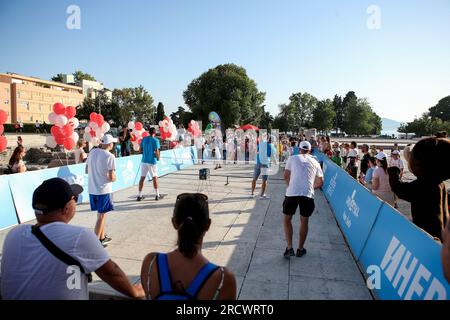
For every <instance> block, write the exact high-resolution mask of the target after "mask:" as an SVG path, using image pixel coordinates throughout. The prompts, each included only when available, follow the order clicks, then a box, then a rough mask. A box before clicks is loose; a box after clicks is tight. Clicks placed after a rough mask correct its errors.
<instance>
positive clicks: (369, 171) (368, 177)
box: [364, 167, 373, 183]
mask: <svg viewBox="0 0 450 320" xmlns="http://www.w3.org/2000/svg"><path fill="white" fill-rule="evenodd" d="M372 176H373V168H372V167H370V168H369V169H367V172H366V176H365V177H364V181H365V182H366V183H371V182H372Z"/></svg>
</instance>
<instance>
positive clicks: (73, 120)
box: [69, 118, 80, 129]
mask: <svg viewBox="0 0 450 320" xmlns="http://www.w3.org/2000/svg"><path fill="white" fill-rule="evenodd" d="M69 123H70V125H71V126H72V128H74V129H76V128H78V126H79V125H80V121H78V119H77V118H71V119H69Z"/></svg>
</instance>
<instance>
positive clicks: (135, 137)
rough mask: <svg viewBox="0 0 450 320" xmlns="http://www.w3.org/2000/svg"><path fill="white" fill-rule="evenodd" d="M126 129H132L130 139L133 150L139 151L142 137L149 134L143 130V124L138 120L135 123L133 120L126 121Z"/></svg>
mask: <svg viewBox="0 0 450 320" xmlns="http://www.w3.org/2000/svg"><path fill="white" fill-rule="evenodd" d="M128 129H130V130H132V132H131V138H130V141H131V144H132V145H133V150H134V151H139V149H140V146H141V142H142V139H144V138H145V137H148V136H149V135H150V134H149V133H148V132H147V131H145V129H144V125H143V124H142V123H141V122H139V121H138V122H136V123H134V122H133V121H130V122H128Z"/></svg>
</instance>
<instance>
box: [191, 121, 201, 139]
mask: <svg viewBox="0 0 450 320" xmlns="http://www.w3.org/2000/svg"><path fill="white" fill-rule="evenodd" d="M188 131H189V133H190V134H191V135H192V136H193V137H194V138H198V137H199V136H200V134H201V133H202V131H201V130H200V127H199V125H198V122H197V121H195V120H191V121H190V122H189V126H188Z"/></svg>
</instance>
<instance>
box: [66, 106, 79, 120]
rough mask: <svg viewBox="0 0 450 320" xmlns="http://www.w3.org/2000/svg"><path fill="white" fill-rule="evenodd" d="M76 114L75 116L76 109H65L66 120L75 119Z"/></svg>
mask: <svg viewBox="0 0 450 320" xmlns="http://www.w3.org/2000/svg"><path fill="white" fill-rule="evenodd" d="M76 114H77V109H75V107H67V108H66V117H67V119H71V118H73V117H75V115H76Z"/></svg>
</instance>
